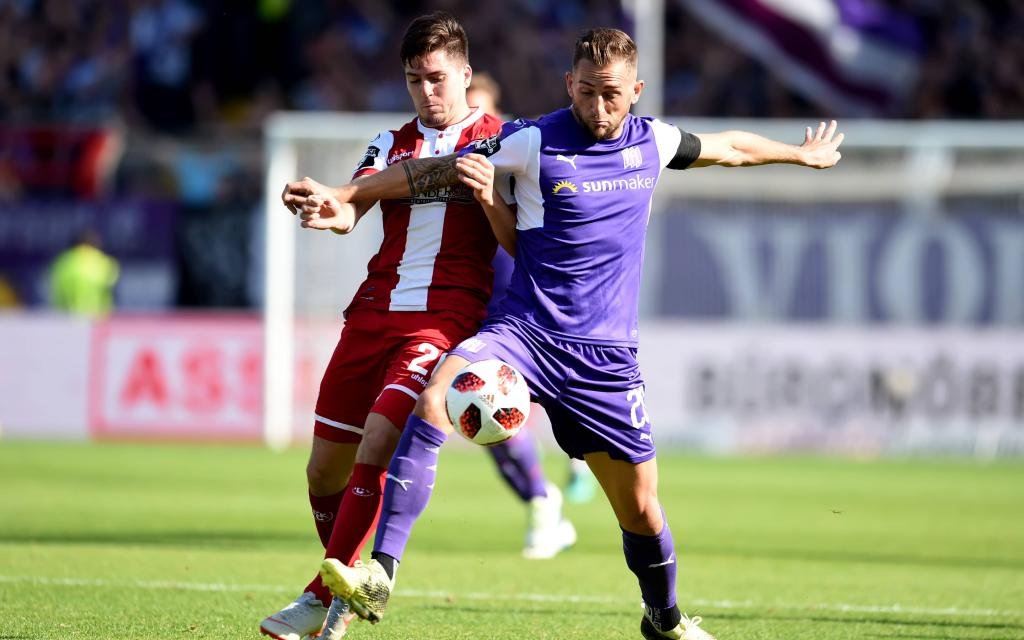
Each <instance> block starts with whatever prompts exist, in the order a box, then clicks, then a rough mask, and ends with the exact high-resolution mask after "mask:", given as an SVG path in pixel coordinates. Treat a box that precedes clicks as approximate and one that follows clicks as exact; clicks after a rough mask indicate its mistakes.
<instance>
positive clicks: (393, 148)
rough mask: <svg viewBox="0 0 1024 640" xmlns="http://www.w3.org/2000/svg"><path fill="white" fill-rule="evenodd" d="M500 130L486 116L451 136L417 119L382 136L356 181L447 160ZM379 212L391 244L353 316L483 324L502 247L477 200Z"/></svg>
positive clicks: (426, 202) (441, 198)
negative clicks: (405, 315)
mask: <svg viewBox="0 0 1024 640" xmlns="http://www.w3.org/2000/svg"><path fill="white" fill-rule="evenodd" d="M500 130H501V120H499V119H498V118H495V117H493V116H491V115H487V114H484V113H483V111H482V110H481V109H475V110H474V111H473V113H472V114H471V115H470V116H469V117H467V118H466V119H465V120H463V121H462V122H459V123H457V124H453V125H451V126H449V127H447V128H445V129H431V128H429V127H424V126H423V125H422V124H421V123H420V121H419V118H416V119H414V120H413V121H412V122H409V123H407V124H406V125H405V126H403V127H402V128H401V129H397V130H391V131H383V132H381V133H380V134H379V135H378V136H377V137H376V138H375V139H374V140H373V142H371V143H370V146H369V147H368V148H367V150H366V155H365V156H364V157H363V160H362V161H361V162H360V163H359V166H358V167H356V171H355V173H354V174H353V178H358V177H361V176H365V175H370V174H372V173H376V172H378V171H382V170H383V169H385V168H387V167H388V166H390V165H393V164H395V163H398V162H402V161H403V160H407V159H409V158H431V157H435V156H443V155H447V154H450V153H453V152H455V151H457V150H459V149H461V148H462V147H464V146H466V145H467V144H469V143H470V142H473V141H476V140H480V139H482V138H487V137H490V136H493V135H495V134H496V133H498V131H500ZM380 208H381V212H382V213H383V224H384V240H383V241H382V242H381V246H380V250H379V251H378V252H377V255H375V256H373V258H371V259H370V262H369V264H368V265H367V272H368V273H367V276H366V280H365V281H364V282H363V284H362V285H361V286H360V287H359V290H358V291H357V292H356V295H355V297H354V298H353V299H352V303H351V304H350V305H349V307H348V309H347V310H346V313H347V312H348V311H352V310H355V309H378V310H386V311H456V312H459V313H462V314H465V315H468V316H471V317H479V318H480V319H482V318H483V317H484V315H485V314H486V309H487V303H488V301H489V300H490V297H491V289H492V287H493V284H494V270H493V269H492V267H491V260H492V259H493V258H494V252H495V249H496V248H497V240H495V238H494V233H493V232H492V231H491V226H490V223H489V222H488V221H487V216H486V215H485V214H484V212H483V209H481V207H480V205H479V203H477V201H476V200H475V199H474V198H473V192H472V191H471V190H470V189H469V188H468V187H466V186H464V185H462V184H459V185H456V186H453V187H447V188H443V189H439V190H437V191H433V192H430V193H424V194H420V195H418V196H416V197H414V198H403V199H400V200H383V201H381V203H380Z"/></svg>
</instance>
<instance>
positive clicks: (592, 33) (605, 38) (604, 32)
mask: <svg viewBox="0 0 1024 640" xmlns="http://www.w3.org/2000/svg"><path fill="white" fill-rule="evenodd" d="M580 60H589V61H591V62H593V63H594V64H595V65H597V66H599V67H604V66H607V65H609V64H611V63H613V62H615V61H616V60H625V61H626V62H627V63H628V64H629V65H630V66H632V67H633V68H634V69H635V68H636V61H637V53H636V44H635V43H634V42H633V39H632V38H630V37H629V35H628V34H627V33H626V32H625V31H620V30H618V29H605V28H598V29H591V30H589V31H584V32H583V33H582V34H580V37H579V38H577V39H576V48H575V50H574V51H573V54H572V68H573V69H575V68H576V63H578V62H579V61H580Z"/></svg>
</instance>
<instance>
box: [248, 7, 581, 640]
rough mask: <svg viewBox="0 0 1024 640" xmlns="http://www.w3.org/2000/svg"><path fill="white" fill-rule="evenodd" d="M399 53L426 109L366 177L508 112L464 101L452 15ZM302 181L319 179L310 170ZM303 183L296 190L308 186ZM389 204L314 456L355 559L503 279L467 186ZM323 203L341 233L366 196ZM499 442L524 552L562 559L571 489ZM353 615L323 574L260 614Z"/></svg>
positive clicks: (335, 554)
mask: <svg viewBox="0 0 1024 640" xmlns="http://www.w3.org/2000/svg"><path fill="white" fill-rule="evenodd" d="M401 59H402V63H403V65H404V67H405V78H406V85H407V87H408V90H409V94H410V96H411V97H412V100H413V104H414V106H415V109H416V114H417V117H416V118H415V119H413V120H412V121H411V122H409V123H407V124H405V125H404V126H402V127H401V128H399V129H396V130H391V131H383V132H381V133H380V134H379V135H378V136H377V137H376V138H375V139H374V140H373V142H371V143H370V146H369V147H368V149H367V151H366V155H365V156H364V157H363V159H362V161H361V162H360V163H359V165H358V166H357V168H356V171H355V173H354V175H353V179H354V180H355V181H357V182H358V181H360V180H363V179H365V178H366V177H367V176H370V175H372V174H374V173H377V172H379V171H381V170H383V169H385V168H386V167H388V166H390V165H394V164H399V163H401V162H403V161H406V160H408V159H410V158H416V157H434V156H442V155H448V154H451V153H453V152H455V151H457V150H459V149H462V148H464V147H465V146H466V145H467V144H469V143H470V142H471V141H474V140H481V139H484V138H487V137H489V136H493V135H495V134H496V133H497V132H498V131H499V130H500V128H501V120H500V119H498V118H495V117H493V116H491V115H488V114H486V113H484V111H483V110H482V109H474V108H470V106H469V105H468V104H467V103H466V88H467V87H468V85H469V82H470V78H471V74H472V70H471V68H470V66H469V60H468V43H467V39H466V34H465V31H464V30H463V28H462V26H461V25H460V24H459V23H458V21H456V20H455V19H454V18H453V17H451V16H450V15H447V14H444V13H433V14H429V15H426V16H422V17H420V18H417V19H416V20H414V21H413V22H412V23H411V24H410V25H409V27H408V29H407V31H406V33H405V35H404V37H403V39H402V45H401ZM294 185H303V186H302V187H301V188H304V189H307V190H310V189H318V188H322V185H318V184H317V183H315V182H314V181H312V180H310V179H309V178H307V179H305V180H303V181H302V182H300V183H294ZM294 185H289V189H291V188H300V187H295V186H294ZM380 204H381V211H382V213H383V226H384V239H383V241H382V243H381V247H380V250H379V251H378V253H377V255H375V256H374V257H373V258H372V259H371V261H370V263H369V266H368V270H369V273H368V275H367V278H366V280H365V281H364V282H363V283H362V285H361V286H360V287H359V289H358V291H357V292H356V295H355V297H354V298H353V300H352V303H351V304H350V305H349V307H348V308H347V309H346V310H345V326H344V328H343V330H342V333H341V337H340V339H339V341H338V345H337V347H336V348H335V351H334V354H333V356H332V357H331V361H330V363H329V364H328V365H327V370H326V372H325V373H324V377H323V380H322V381H321V385H320V394H319V397H318V399H317V404H316V415H315V423H314V430H313V433H314V437H313V445H312V452H311V454H310V459H309V464H308V467H307V479H308V483H309V500H310V504H311V506H312V508H313V517H314V521H315V523H316V527H317V531H318V533H319V535H320V540H321V542H322V543H323V545H324V547H325V548H326V557H330V558H342V559H344V561H345V562H346V563H350V564H351V563H353V562H354V561H355V560H356V559H358V557H359V552H360V551H361V549H362V547H363V545H364V544H365V543H366V540H367V539H368V538H369V536H370V534H371V532H372V531H373V530H374V525H375V523H376V520H377V518H378V515H379V513H380V504H381V494H382V490H383V485H384V481H385V472H386V467H387V464H388V462H389V460H390V459H391V454H392V452H393V451H394V449H395V446H396V445H397V443H398V440H399V437H400V436H401V428H402V427H403V426H404V425H405V423H406V419H407V417H408V415H409V413H410V412H411V411H412V408H413V406H414V405H415V403H416V399H417V398H418V396H419V394H420V393H421V392H422V391H423V389H424V388H425V386H426V384H427V381H428V380H429V378H430V375H431V372H432V371H433V370H434V368H435V367H436V366H437V364H438V362H439V361H440V360H441V357H442V355H443V354H444V353H445V352H447V351H448V349H449V348H451V347H452V346H454V345H455V344H458V342H459V341H461V340H463V339H464V338H466V337H468V336H469V335H472V334H473V333H474V332H476V330H477V329H478V327H479V326H480V322H481V321H482V320H483V318H484V317H485V315H486V313H487V304H488V301H489V300H490V298H491V290H492V285H493V281H494V273H493V270H492V269H491V266H490V263H491V260H492V259H493V258H494V253H495V248H496V245H497V242H496V240H495V236H494V232H493V231H492V229H491V225H490V222H489V220H488V217H487V215H486V214H485V213H484V212H483V211H482V210H481V206H480V204H479V203H478V202H476V200H474V194H473V193H472V192H471V190H470V189H468V188H466V187H461V186H457V187H443V188H441V189H437V190H435V191H433V192H431V193H429V194H418V195H417V196H415V197H412V198H408V197H406V198H401V199H394V200H383V201H381V203H380ZM318 206H319V205H318ZM323 206H324V207H325V208H326V209H330V210H331V213H332V215H334V216H335V221H338V220H344V224H343V225H336V226H334V227H333V230H334V231H336V232H338V233H343V234H344V233H348V232H349V231H351V230H352V229H353V228H354V227H355V225H356V223H357V222H358V221H359V220H360V218H362V216H363V215H364V214H365V213H366V212H367V210H368V209H369V208H370V205H369V204H368V205H366V206H361V205H360V206H352V205H349V204H338V203H324V205H323ZM326 209H325V211H324V213H325V214H326ZM303 226H312V225H306V224H303ZM494 449H495V456H494V457H495V459H496V460H497V461H498V462H499V466H500V469H501V472H502V476H503V477H504V478H505V480H506V481H507V482H508V483H509V485H510V486H511V487H512V488H513V490H514V491H515V492H516V494H517V495H518V496H520V498H521V499H523V500H524V501H526V502H527V503H528V504H529V505H530V509H529V513H530V516H531V519H530V526H529V528H528V531H527V539H526V547H525V548H524V550H523V553H524V555H526V556H527V557H535V558H547V557H552V556H553V555H555V554H557V553H558V552H559V551H561V550H562V549H564V548H566V547H567V546H570V545H571V544H573V543H574V542H575V540H576V533H575V530H574V529H573V528H572V525H571V524H570V523H568V521H566V520H565V519H564V518H562V515H561V498H560V496H559V495H558V491H557V488H554V486H553V485H550V484H549V483H547V482H546V481H545V478H544V475H543V471H542V470H541V467H540V463H539V460H538V457H537V451H536V447H535V446H534V443H533V441H532V440H530V439H529V438H524V439H517V438H513V439H512V440H511V441H509V442H508V443H505V444H503V445H502V446H498V447H495V448H494ZM346 482H347V486H346ZM549 491H550V493H549ZM351 618H352V616H351V614H349V612H348V608H347V605H346V604H345V603H344V602H343V601H341V600H338V599H335V600H334V601H333V602H332V599H331V595H330V592H329V591H328V590H327V588H326V587H325V586H324V585H323V583H322V582H321V580H320V577H319V576H316V577H315V578H314V580H313V581H312V582H310V583H309V585H307V586H306V588H305V590H304V591H303V593H302V595H300V596H299V598H297V599H296V600H295V601H294V602H292V603H291V604H289V605H288V606H287V607H285V608H284V609H282V610H281V611H279V612H277V613H275V614H273V615H271V616H268V617H267V618H266V619H264V620H263V621H262V623H261V625H260V631H261V632H262V633H264V634H266V635H269V636H271V637H274V638H278V639H279V640H299V639H300V638H302V637H304V636H309V635H315V634H320V633H321V630H322V635H321V636H320V637H321V638H324V640H334V639H336V638H339V637H341V636H342V635H344V633H345V631H346V628H347V625H348V623H349V621H350V620H351Z"/></svg>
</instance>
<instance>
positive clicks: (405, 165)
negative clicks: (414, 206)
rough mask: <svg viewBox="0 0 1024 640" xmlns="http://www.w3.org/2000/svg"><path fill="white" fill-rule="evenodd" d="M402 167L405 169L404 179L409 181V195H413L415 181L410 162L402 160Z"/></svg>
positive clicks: (414, 193) (414, 192)
mask: <svg viewBox="0 0 1024 640" xmlns="http://www.w3.org/2000/svg"><path fill="white" fill-rule="evenodd" d="M402 168H403V169H405V179H406V181H407V182H408V183H409V195H410V196H414V195H416V183H415V182H413V179H412V163H411V162H403V163H402Z"/></svg>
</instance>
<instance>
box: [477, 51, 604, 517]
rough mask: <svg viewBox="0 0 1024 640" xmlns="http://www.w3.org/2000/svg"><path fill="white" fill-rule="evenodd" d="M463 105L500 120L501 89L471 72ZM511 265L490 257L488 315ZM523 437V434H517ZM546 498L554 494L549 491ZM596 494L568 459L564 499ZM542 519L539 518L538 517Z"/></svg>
mask: <svg viewBox="0 0 1024 640" xmlns="http://www.w3.org/2000/svg"><path fill="white" fill-rule="evenodd" d="M466 101H467V102H468V103H469V106H471V107H479V108H481V109H483V110H484V112H485V113H489V114H491V115H492V116H494V117H496V118H501V117H502V113H501V108H500V107H499V106H498V105H499V104H501V87H500V86H498V83H497V81H496V80H495V79H494V77H492V76H491V74H489V73H487V72H486V71H475V72H473V79H472V80H471V81H470V83H469V89H468V90H467V91H466ZM514 264H515V263H514V261H513V259H512V256H510V255H509V254H508V252H507V251H505V249H504V248H503V247H501V246H499V247H498V252H497V253H496V254H495V255H494V263H493V266H494V296H493V297H492V298H491V305H490V307H489V308H488V311H492V312H493V311H494V310H495V309H496V308H497V306H498V303H499V302H501V299H502V297H504V295H505V289H506V288H507V287H508V283H509V280H511V279H512V269H513V267H514ZM533 409H534V411H531V412H530V421H531V423H532V424H536V418H535V416H537V413H536V410H537V405H534V407H533ZM521 433H523V434H524V436H517V438H519V437H529V436H526V435H525V434H526V432H525V431H523V432H521ZM488 451H490V452H491V453H492V455H495V458H496V460H497V462H498V464H499V468H502V467H503V463H502V461H501V460H500V458H499V457H498V456H500V455H501V454H502V453H503V452H504V449H500V448H497V449H488ZM549 493H550V494H554V491H549ZM596 494H597V481H596V480H595V479H594V474H593V473H591V471H590V467H588V466H587V463H586V462H584V461H583V460H576V459H574V458H570V459H569V482H568V483H567V484H566V486H565V499H566V500H568V501H569V502H573V503H576V504H582V503H584V502H589V501H590V500H593V498H594V496H595V495H596ZM539 517H540V518H542V517H543V516H539Z"/></svg>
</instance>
